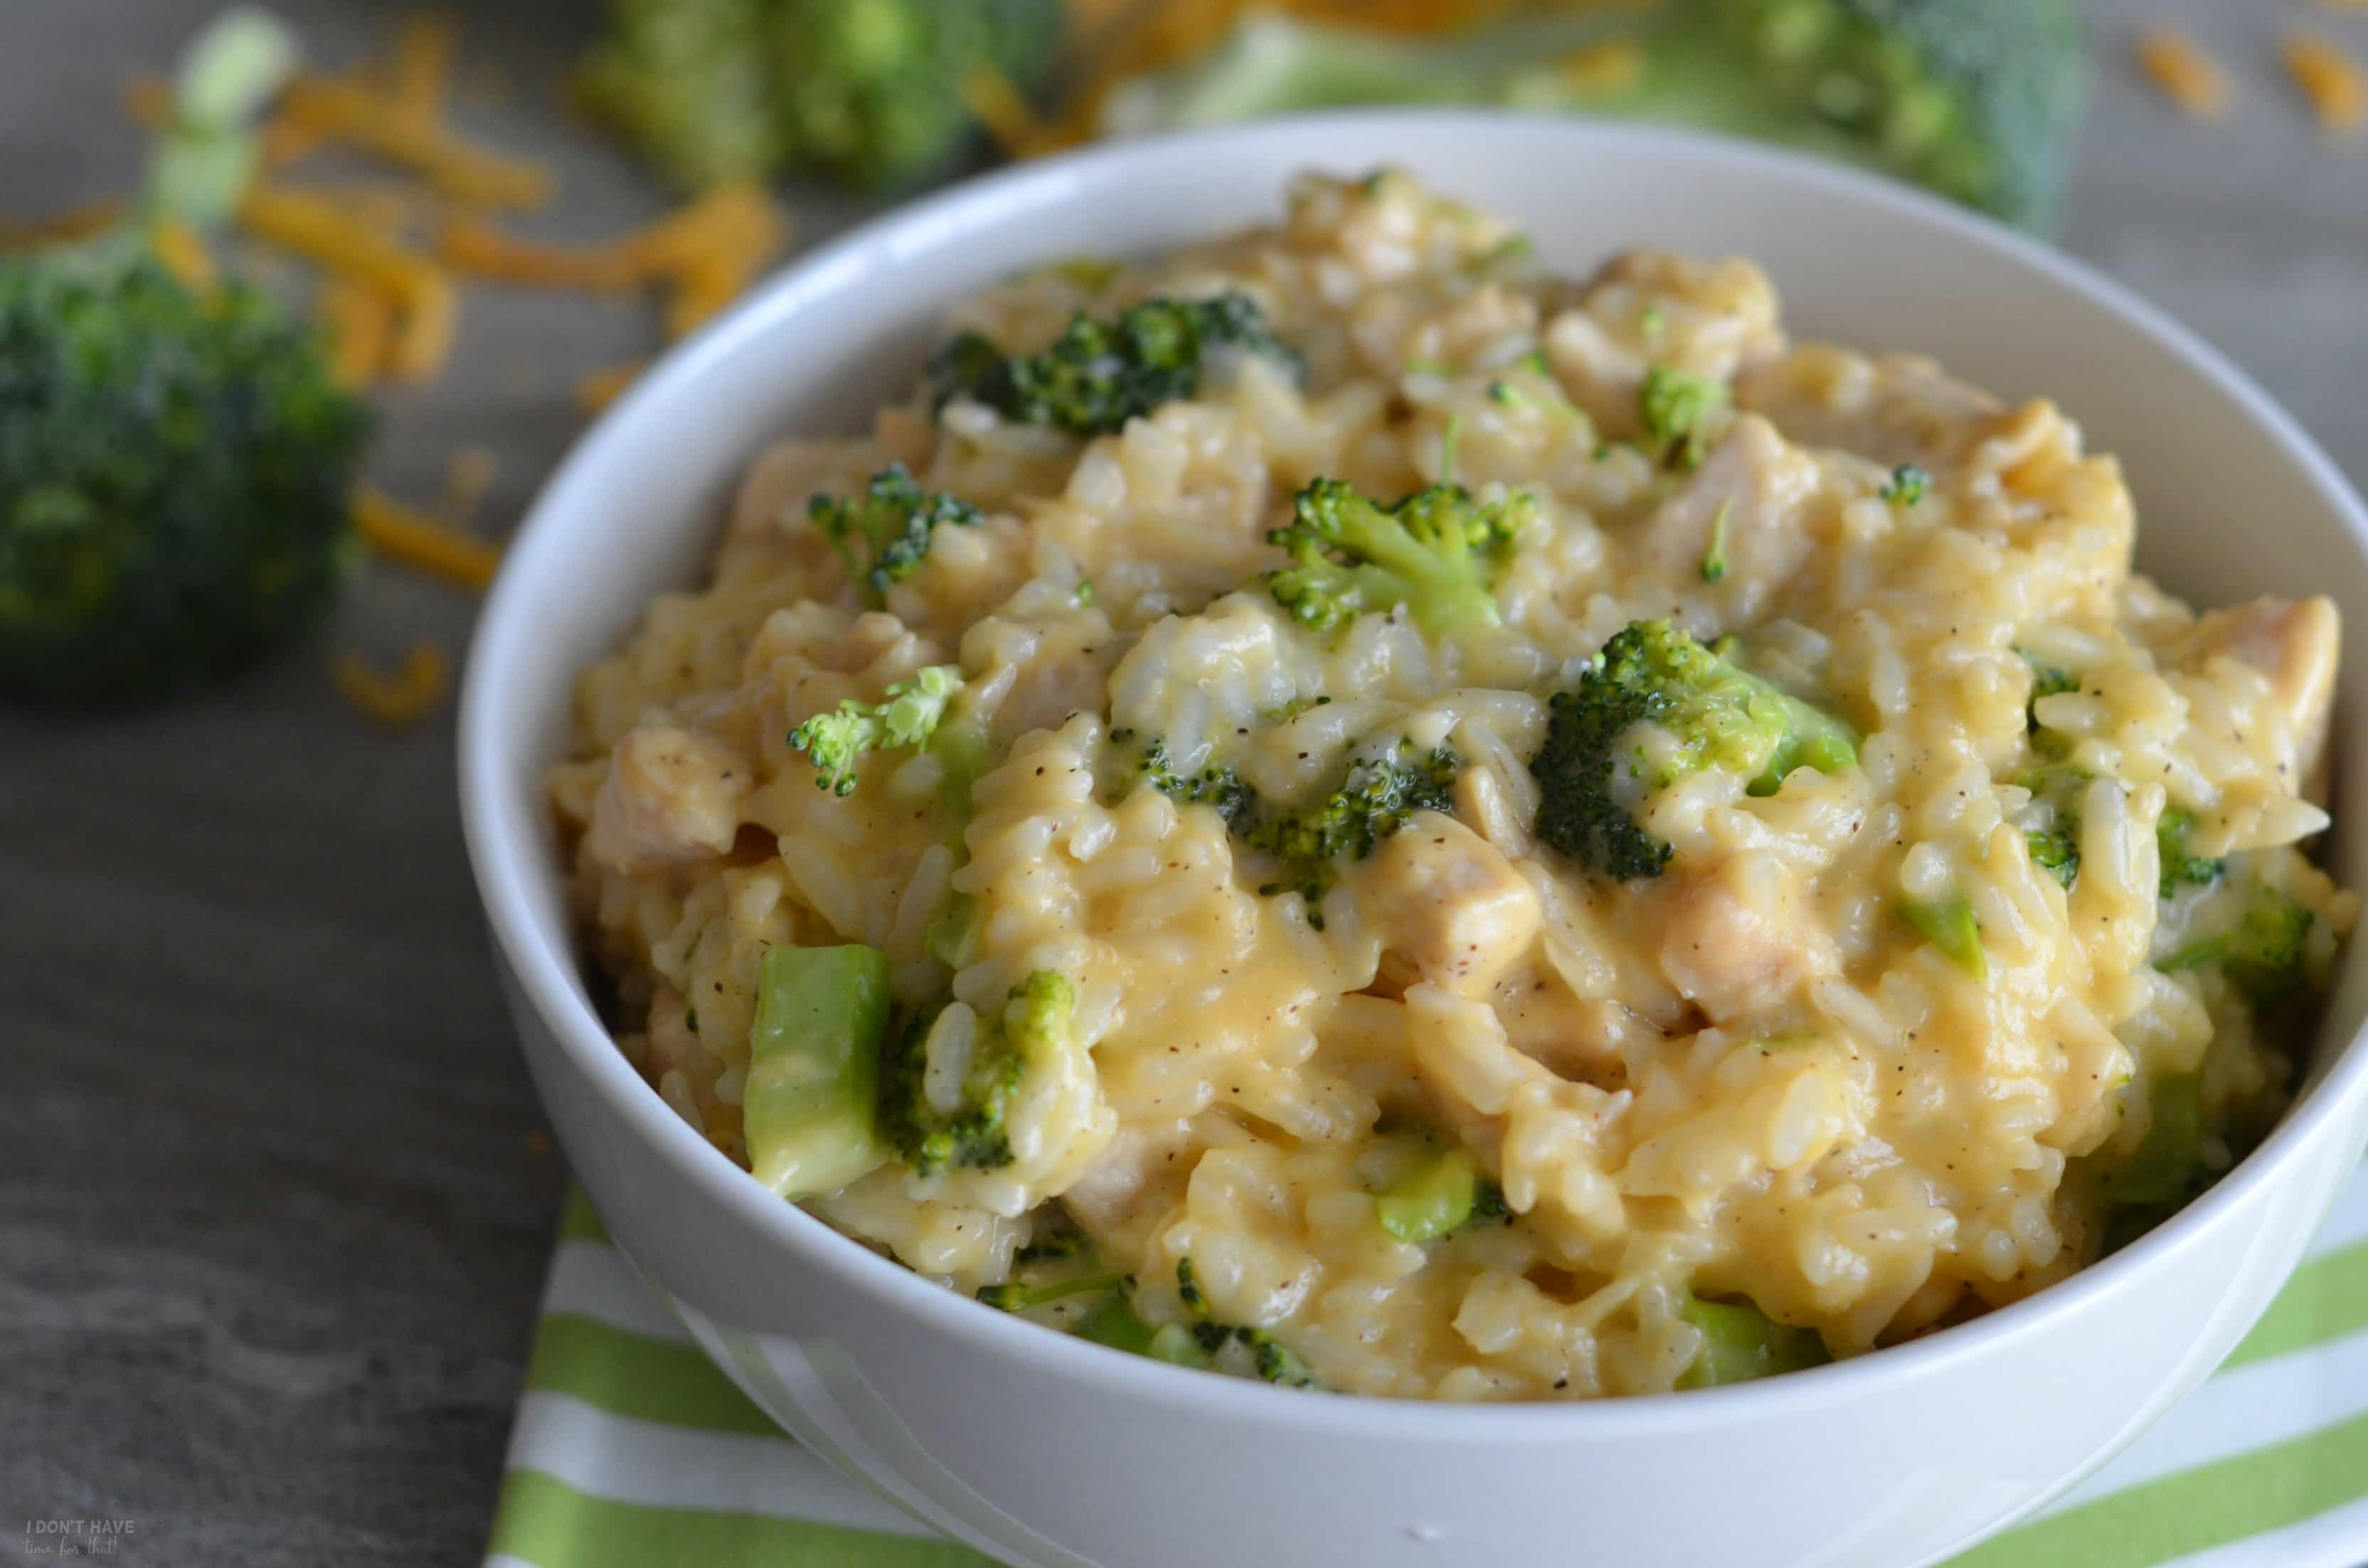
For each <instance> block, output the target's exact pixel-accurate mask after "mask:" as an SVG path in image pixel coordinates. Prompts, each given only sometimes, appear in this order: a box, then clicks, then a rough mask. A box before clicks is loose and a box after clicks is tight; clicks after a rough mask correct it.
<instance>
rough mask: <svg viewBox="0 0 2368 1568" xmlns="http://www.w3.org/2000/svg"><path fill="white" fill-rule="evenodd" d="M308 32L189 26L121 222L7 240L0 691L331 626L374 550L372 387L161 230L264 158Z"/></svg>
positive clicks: (192, 673) (231, 198) (77, 693)
mask: <svg viewBox="0 0 2368 1568" xmlns="http://www.w3.org/2000/svg"><path fill="white" fill-rule="evenodd" d="M292 49H293V46H292V43H291V42H290V40H289V39H288V37H287V35H286V33H285V31H284V29H282V28H279V26H278V25H277V24H276V23H273V22H271V21H270V20H269V19H268V18H267V17H264V16H263V15H262V14H261V13H259V12H256V11H251V10H248V11H233V12H231V13H228V14H226V15H224V16H223V17H221V18H220V19H218V20H217V21H216V22H215V23H213V24H212V25H211V26H210V27H208V28H206V29H205V30H203V31H202V32H201V33H199V36H198V38H197V39H196V40H194V41H193V42H192V44H191V45H190V48H189V50H188V55H187V57H186V59H185V61H184V63H183V65H182V68H181V71H180V74H179V76H178V79H177V81H176V86H175V94H174V101H173V119H172V123H171V124H170V126H168V128H167V129H166V130H165V132H164V134H163V135H162V136H161V137H160V139H159V141H158V142H157V144H156V146H155V148H154V152H153V153H152V154H151V167H150V171H149V176H148V185H147V188H146V191H145V193H144V195H143V197H142V201H141V203H140V206H139V210H138V211H137V213H136V214H135V217H134V219H133V220H132V221H131V222H130V223H128V224H127V225H126V226H124V227H122V228H120V229H117V230H113V231H110V232H108V233H105V234H103V235H100V236H98V237H97V238H95V239H92V240H88V241H85V242H82V243H79V244H74V245H71V246H63V247H51V248H46V249H41V250H36V251H32V252H28V253H25V254H23V255H18V256H6V257H0V697H5V698H15V699H29V700H34V701H40V702H51V703H72V702H89V701H120V700H126V699H140V698H153V697H158V696H163V695H165V694H168V693H171V692H175V691H179V690H186V689H188V688H189V687H194V686H197V685H200V684H203V683H205V682H208V681H211V680H214V679H217V678H220V677H222V676H228V675H230V674H233V673H234V672H235V671H237V670H239V669H241V668H243V667H245V666H246V665H251V664H253V663H254V662H255V661H256V660H257V659H259V658H261V657H262V656H264V655H265V654H267V653H270V652H272V651H274V650H275V649H278V648H279V647H281V646H283V645H284V644H286V643H288V642H290V641H291V640H293V639H294V638H296V637H298V636H300V635H302V633H304V632H305V631H310V630H311V629H312V628H313V627H314V626H316V625H317V624H318V623H319V622H320V620H321V619H322V617H323V615H324V612H325V611H326V609H327V608H328V607H329V605H330V603H331V601H332V600H333V599H334V598H335V597H336V592H337V590H338V589H339V588H340V587H342V586H343V585H344V584H345V583H346V582H347V580H348V579H349V577H350V576H351V574H352V569H353V567H354V565H355V564H356V562H357V561H358V560H359V556H358V553H357V549H356V545H355V541H354V537H353V530H352V528H351V525H350V523H349V521H348V517H347V493H348V491H349V489H350V488H351V484H352V481H353V477H354V472H355V470H356V467H357V465H358V464H359V460H360V457H361V453H362V450H363V449H364V447H366V446H367V445H368V443H369V439H370V411H369V409H368V407H367V406H366V405H364V404H363V403H360V402H359V401H358V400H356V399H355V398H353V397H351V396H348V395H347V393H346V392H344V391H342V390H341V389H340V388H339V387H338V386H337V384H336V380H335V378H334V377H333V375H332V374H331V372H330V369H329V366H328V362H327V360H326V359H325V358H324V356H323V354H322V352H321V344H320V340H319V336H318V334H317V333H316V332H315V331H314V329H313V327H311V326H310V325H308V324H304V323H302V322H300V321H298V320H297V319H295V318H294V317H292V316H291V315H290V314H289V312H286V311H285V310H283V309H282V308H281V307H280V306H279V304H278V303H277V302H275V301H273V300H271V299H270V298H269V297H268V296H267V295H265V294H263V293H260V292H258V291H256V290H253V289H250V288H247V287H245V286H243V285H238V284H232V285H229V286H226V287H224V288H222V289H220V290H214V291H212V292H210V293H207V294H204V295H199V294H196V293H192V292H191V291H190V290H188V289H186V288H184V287H183V286H182V285H181V284H180V283H179V282H177V281H176V280H175V278H173V277H172V275H171V274H170V273H168V272H167V271H165V268H164V267H163V266H162V265H161V264H159V263H158V262H157V261H156V260H155V259H154V254H153V252H152V250H151V247H150V244H149V239H148V235H149V226H150V225H151V224H152V223H153V222H156V221H160V220H164V219H168V218H169V219H173V220H176V221H179V222H185V223H188V224H192V225H194V226H197V227H199V228H204V227H207V226H209V225H211V224H212V223H215V222H220V221H221V220H222V219H223V218H225V217H226V216H227V215H228V213H229V211H230V210H231V209H232V208H233V207H234V206H235V205H236V203H237V201H238V199H239V196H240V193H241V191H242V190H243V189H244V187H245V183H246V176H247V173H248V171H249V170H250V169H251V168H252V166H253V164H254V157H255V151H254V137H253V135H252V133H251V131H250V128H249V124H248V121H249V120H250V119H251V118H252V116H253V114H254V112H255V110H256V108H257V107H259V105H260V103H261V102H262V100H263V99H265V98H268V97H269V95H270V94H271V92H272V91H273V90H274V89H275V88H276V87H277V86H278V85H279V80H280V78H281V77H282V76H283V75H284V74H285V73H286V71H287V69H288V67H289V64H290V60H291V58H292Z"/></svg>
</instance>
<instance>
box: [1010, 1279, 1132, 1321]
mask: <svg viewBox="0 0 2368 1568" xmlns="http://www.w3.org/2000/svg"><path fill="white" fill-rule="evenodd" d="M1126 1284H1127V1278H1126V1277H1125V1276H1124V1275H1122V1274H1094V1275H1087V1276H1086V1277H1085V1278H1077V1279H1058V1280H1055V1281H1053V1283H1052V1284H1049V1285H1022V1284H1018V1283H1008V1284H1003V1285H982V1286H980V1287H979V1288H978V1299H979V1300H980V1301H985V1303H986V1304H987V1305H988V1306H990V1307H994V1308H996V1310H997V1311H1000V1312H1026V1311H1027V1310H1028V1309H1029V1308H1030V1307H1041V1306H1042V1305H1044V1304H1045V1303H1046V1302H1048V1301H1063V1300H1065V1299H1066V1298H1068V1297H1071V1296H1083V1295H1087V1294H1090V1293H1092V1292H1094V1291H1098V1290H1122V1289H1124V1288H1125V1286H1126Z"/></svg>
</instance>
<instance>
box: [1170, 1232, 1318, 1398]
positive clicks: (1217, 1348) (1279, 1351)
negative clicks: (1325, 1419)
mask: <svg viewBox="0 0 2368 1568" xmlns="http://www.w3.org/2000/svg"><path fill="white" fill-rule="evenodd" d="M1176 1292H1177V1294H1178V1295H1179V1296H1181V1297H1182V1298H1183V1299H1184V1306H1185V1310H1186V1311H1188V1312H1191V1313H1192V1315H1193V1316H1195V1317H1197V1318H1199V1319H1201V1322H1200V1323H1199V1324H1196V1325H1195V1326H1194V1328H1193V1329H1192V1337H1193V1339H1194V1340H1196V1341H1197V1342H1198V1344H1199V1346H1200V1348H1201V1351H1202V1352H1203V1353H1204V1354H1205V1355H1206V1357H1207V1358H1209V1359H1210V1360H1213V1359H1214V1358H1215V1357H1216V1356H1217V1354H1218V1353H1219V1352H1221V1351H1223V1350H1224V1348H1225V1346H1227V1345H1228V1344H1235V1345H1239V1346H1241V1347H1242V1349H1243V1350H1245V1351H1247V1352H1248V1354H1249V1362H1250V1369H1251V1370H1253V1371H1255V1372H1256V1373H1257V1374H1258V1376H1259V1377H1261V1378H1264V1379H1265V1380H1266V1381H1268V1382H1270V1383H1276V1384H1280V1385H1281V1386H1282V1387H1284V1388H1294V1389H1314V1388H1322V1387H1323V1386H1324V1385H1323V1383H1322V1381H1320V1380H1318V1379H1317V1377H1316V1376H1315V1372H1314V1371H1312V1370H1310V1369H1309V1368H1308V1365H1307V1363H1306V1362H1304V1361H1303V1360H1301V1359H1300V1358H1299V1357H1298V1355H1297V1354H1296V1353H1294V1352H1293V1351H1292V1350H1291V1349H1290V1348H1288V1347H1287V1346H1284V1345H1283V1344H1282V1343H1281V1341H1280V1340H1278V1339H1276V1338H1275V1337H1274V1335H1271V1334H1269V1333H1268V1332H1267V1331H1266V1330H1265V1329H1262V1328H1242V1327H1238V1326H1236V1325H1235V1324H1223V1323H1218V1322H1217V1321H1215V1319H1214V1318H1213V1317H1212V1315H1211V1313H1210V1309H1209V1298H1208V1297H1207V1296H1206V1295H1205V1294H1204V1293H1202V1291H1201V1286H1200V1282H1199V1281H1198V1280H1197V1279H1195V1278H1193V1276H1192V1260H1191V1259H1190V1258H1189V1257H1179V1258H1178V1259H1177V1260H1176ZM1163 1332H1164V1331H1163ZM1203 1364H1204V1365H1205V1364H1207V1363H1206V1362H1204V1363H1203Z"/></svg>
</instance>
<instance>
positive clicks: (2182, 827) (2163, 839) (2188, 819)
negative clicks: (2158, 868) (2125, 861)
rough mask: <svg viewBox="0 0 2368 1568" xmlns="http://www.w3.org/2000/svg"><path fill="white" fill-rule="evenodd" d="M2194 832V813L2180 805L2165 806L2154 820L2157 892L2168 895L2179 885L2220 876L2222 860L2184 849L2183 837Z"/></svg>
mask: <svg viewBox="0 0 2368 1568" xmlns="http://www.w3.org/2000/svg"><path fill="white" fill-rule="evenodd" d="M2194 832H2195V813H2194V812H2191V811H2189V810H2188V809H2187V808H2186V807H2184V806H2172V807H2170V808H2169V809H2168V810H2166V811H2165V812H2163V813H2162V816H2161V818H2160V819H2159V820H2158V821H2157V822H2156V824H2154V841H2155V846H2156V848H2157V850H2158V851H2160V856H2161V860H2162V885H2161V896H2163V897H2164V898H2169V897H2170V896H2171V895H2172V894H2173V893H2175V892H2178V891H2179V890H2180V889H2181V888H2186V887H2209V886H2210V885H2211V884H2212V883H2214V882H2215V881H2219V880H2220V872H2221V870H2222V869H2223V868H2224V866H2225V864H2226V862H2224V861H2222V860H2219V859H2217V858H2213V857H2210V856H2203V855H2191V854H2189V853H2188V852H2187V841H2188V839H2189V838H2190V837H2191V836H2192V835H2193V834H2194Z"/></svg>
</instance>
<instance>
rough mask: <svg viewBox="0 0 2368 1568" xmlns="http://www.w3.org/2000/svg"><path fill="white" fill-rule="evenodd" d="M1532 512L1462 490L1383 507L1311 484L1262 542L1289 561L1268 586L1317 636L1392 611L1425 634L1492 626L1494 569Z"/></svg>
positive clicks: (1450, 487)
mask: <svg viewBox="0 0 2368 1568" xmlns="http://www.w3.org/2000/svg"><path fill="white" fill-rule="evenodd" d="M1535 507H1536V503H1535V502H1534V501H1533V500H1532V499H1531V497H1530V496H1529V495H1527V494H1513V495H1508V496H1507V497H1506V498H1505V499H1503V500H1501V501H1494V502H1486V503H1483V502H1480V501H1477V500H1474V498H1473V496H1472V494H1471V492H1469V491H1467V490H1465V489H1464V488H1463V486H1462V485H1460V484H1433V485H1429V486H1428V487H1426V488H1424V489H1421V490H1417V491H1416V492H1415V493H1414V494H1411V495H1408V496H1406V497H1405V498H1404V499H1403V500H1400V501H1398V502H1396V503H1395V505H1392V506H1382V505H1380V504H1379V503H1377V502H1374V501H1372V500H1370V499H1368V498H1367V497H1365V496H1363V495H1360V494H1358V493H1357V491H1356V490H1355V488H1354V487H1352V486H1350V485H1348V484H1345V483H1341V482H1340V481H1339V480H1337V479H1318V480H1315V481H1314V482H1313V483H1310V484H1309V485H1308V486H1307V488H1306V489H1304V490H1302V491H1301V492H1300V493H1299V494H1298V495H1297V497H1295V498H1294V499H1293V500H1292V520H1291V521H1290V522H1289V523H1287V524H1285V525H1284V526H1283V527H1281V528H1276V529H1275V530H1274V531H1272V532H1271V533H1269V534H1268V535H1267V539H1268V540H1269V542H1271V543H1274V544H1279V545H1281V546H1282V548H1283V549H1284V550H1286V551H1289V552H1290V555H1291V559H1292V564H1291V565H1289V566H1286V567H1284V568H1283V569H1282V570H1281V571H1280V572H1276V573H1274V574H1272V575H1270V576H1269V578H1268V584H1269V586H1270V587H1271V588H1272V589H1273V591H1274V597H1275V602H1276V603H1278V604H1280V605H1281V606H1282V607H1283V608H1285V609H1287V610H1289V611H1290V612H1291V613H1292V618H1293V619H1296V620H1297V621H1298V622H1299V623H1300V624H1301V625H1303V626H1307V627H1311V628H1314V629H1315V630H1316V631H1324V630H1326V629H1328V628H1331V627H1334V626H1338V625H1339V624H1340V623H1341V622H1342V621H1345V620H1351V619H1355V618H1356V617H1358V616H1360V615H1364V614H1367V613H1369V612H1371V611H1374V610H1387V609H1393V608H1396V607H1397V606H1399V605H1404V606H1406V608H1407V609H1408V610H1409V611H1410V612H1411V613H1412V614H1413V616H1414V618H1415V620H1416V621H1417V623H1418V624H1419V625H1420V626H1421V627H1422V628H1423V630H1424V631H1429V632H1430V633H1432V634H1433V635H1443V634H1447V633H1452V632H1455V631H1463V630H1467V629H1469V628H1472V627H1476V626H1494V625H1496V624H1497V599H1496V595H1495V592H1494V589H1493V584H1494V583H1495V581H1496V576H1497V566H1498V565H1499V564H1501V563H1502V562H1503V561H1504V558H1505V556H1506V554H1507V553H1508V551H1510V549H1511V547H1512V543H1513V540H1514V538H1515V537H1516V536H1517V535H1519V534H1520V531H1521V529H1522V528H1523V527H1524V526H1525V525H1526V524H1527V523H1528V521H1529V519H1530V517H1531V514H1532V512H1533V511H1534V510H1535Z"/></svg>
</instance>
